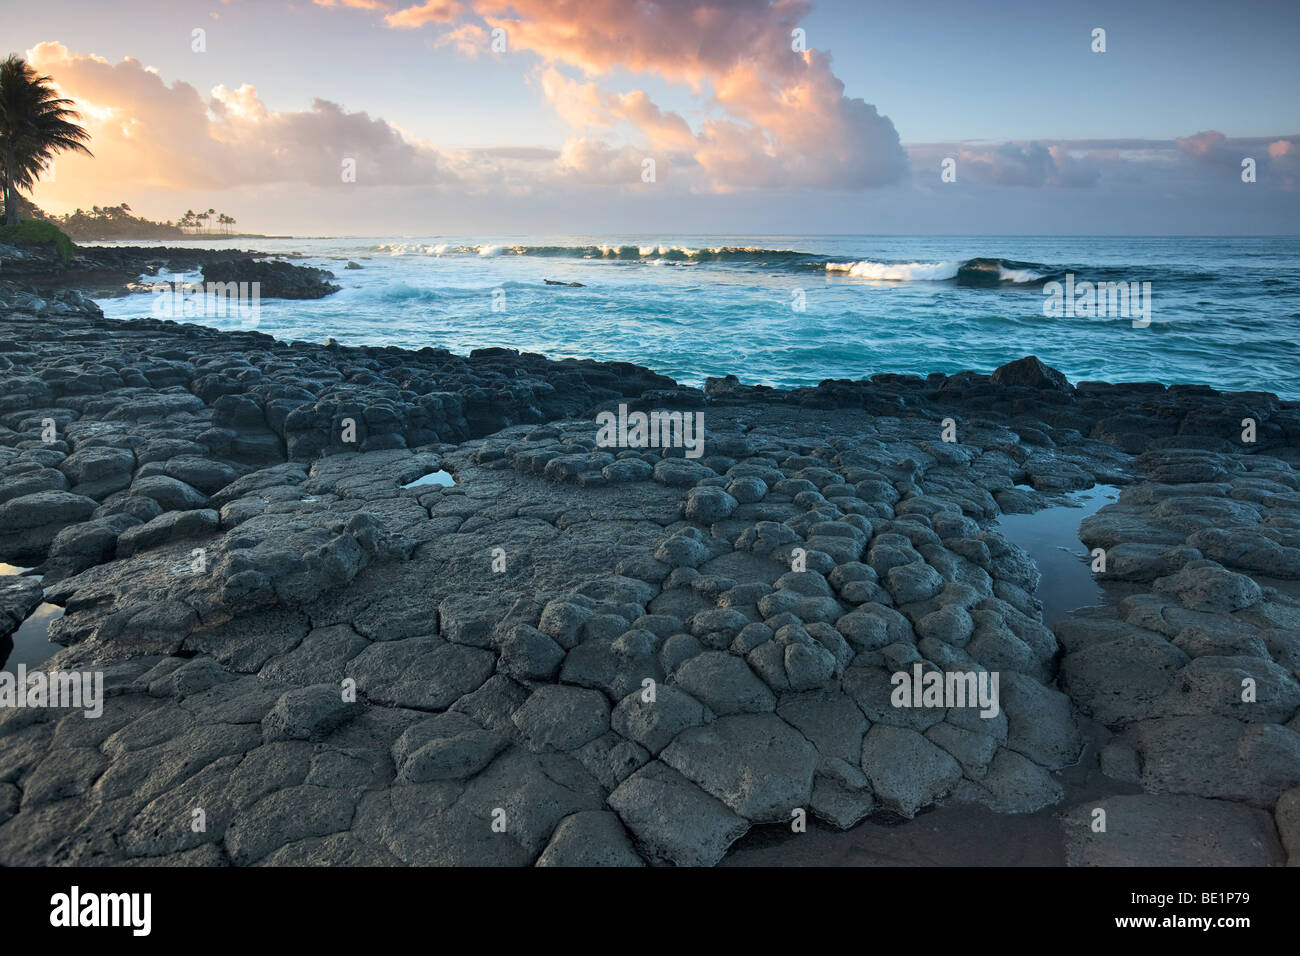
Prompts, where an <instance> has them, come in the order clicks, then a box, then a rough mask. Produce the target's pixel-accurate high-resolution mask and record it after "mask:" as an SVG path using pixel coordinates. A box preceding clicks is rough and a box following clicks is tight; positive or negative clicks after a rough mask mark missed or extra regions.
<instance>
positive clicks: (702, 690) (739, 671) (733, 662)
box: [673, 651, 776, 714]
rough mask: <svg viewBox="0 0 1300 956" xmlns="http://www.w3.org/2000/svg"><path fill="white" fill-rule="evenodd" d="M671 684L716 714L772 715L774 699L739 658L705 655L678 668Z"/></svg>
mask: <svg viewBox="0 0 1300 956" xmlns="http://www.w3.org/2000/svg"><path fill="white" fill-rule="evenodd" d="M673 681H674V682H675V683H676V684H677V685H678V686H680V687H681V688H682V689H683V690H684V691H686V692H687V693H688V694H690V695H691V696H692V697H694V698H695V699H696V700H699V701H701V702H703V703H704V705H705V706H706V707H708V708H709V709H710V710H712V711H713V712H714V713H715V714H736V713H743V712H757V711H771V710H775V709H776V698H775V697H774V696H773V695H772V692H771V691H770V690H768V688H767V685H766V684H764V683H763V682H762V681H761V680H759V678H758V676H757V675H756V674H755V673H754V672H753V671H752V670H750V669H749V665H748V664H746V663H745V662H744V660H742V659H741V658H739V657H736V656H735V655H733V654H730V653H728V652H726V651H705V652H704V653H702V654H699V655H697V656H695V657H692V658H691V659H690V660H688V661H686V662H684V663H683V664H681V666H679V667H678V668H677V670H676V672H675V673H674V674H673Z"/></svg>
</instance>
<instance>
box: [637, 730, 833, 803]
mask: <svg viewBox="0 0 1300 956" xmlns="http://www.w3.org/2000/svg"><path fill="white" fill-rule="evenodd" d="M660 759H662V760H663V762H664V763H666V764H668V765H669V766H670V767H672V768H673V769H675V770H677V771H678V772H679V773H681V774H682V776H684V777H686V778H687V779H689V780H691V781H693V782H695V783H697V784H699V785H700V786H701V787H703V788H704V789H705V790H706V791H707V792H708V793H710V794H712V795H713V796H715V797H717V798H718V799H719V800H721V801H722V802H723V803H725V804H726V805H727V806H729V807H730V808H731V809H732V810H734V811H736V813H738V814H740V815H741V816H743V817H745V818H747V819H749V820H751V821H753V822H754V823H778V822H785V821H788V820H789V819H790V812H791V811H792V810H794V809H796V808H801V807H806V806H807V805H808V799H809V797H810V796H811V795H812V782H813V771H814V770H815V769H816V767H817V748H815V747H814V746H813V745H812V744H810V743H809V742H808V740H807V739H806V738H805V737H803V735H801V734H800V733H799V732H798V731H796V730H795V729H794V728H793V727H791V726H790V725H789V724H787V723H786V722H785V721H783V720H782V719H781V718H779V717H777V716H776V715H775V714H735V715H732V716H730V717H720V718H718V719H717V720H716V721H714V722H713V723H711V724H708V725H706V726H702V727H692V728H689V729H687V730H684V731H682V732H681V733H680V734H678V736H677V739H676V740H674V741H673V742H672V743H671V744H669V745H668V746H667V747H666V748H664V751H663V754H662V755H661V758H660Z"/></svg>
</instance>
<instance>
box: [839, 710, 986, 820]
mask: <svg viewBox="0 0 1300 956" xmlns="http://www.w3.org/2000/svg"><path fill="white" fill-rule="evenodd" d="M862 772H863V773H865V774H866V775H867V779H868V780H870V781H871V788H872V789H873V790H874V791H875V793H876V797H877V798H878V799H879V800H880V804H881V806H883V807H885V808H886V809H889V810H894V811H896V812H898V813H901V814H902V815H903V816H905V817H907V818H909V819H911V818H912V817H914V816H916V811H917V810H920V809H922V808H923V807H927V806H929V805H930V804H932V803H934V802H935V801H936V800H938V799H939V798H940V797H942V796H943V795H944V794H946V793H947V792H948V791H949V790H951V789H952V788H953V787H955V786H956V785H957V783H958V782H959V781H960V780H961V777H962V774H961V764H959V763H957V761H956V760H954V759H953V758H952V757H950V756H949V755H948V754H947V753H946V752H945V751H944V750H942V749H941V748H940V747H938V746H937V745H935V744H933V743H931V742H930V741H929V740H927V739H926V738H925V737H923V736H921V734H919V733H917V732H916V731H915V730H908V729H907V728H905V727H891V726H890V725H888V724H875V725H874V726H873V727H872V728H871V730H869V731H867V736H866V737H865V738H863V741H862Z"/></svg>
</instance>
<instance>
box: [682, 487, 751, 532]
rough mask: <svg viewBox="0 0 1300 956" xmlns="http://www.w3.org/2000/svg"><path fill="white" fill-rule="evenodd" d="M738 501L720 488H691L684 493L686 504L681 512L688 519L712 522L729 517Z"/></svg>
mask: <svg viewBox="0 0 1300 956" xmlns="http://www.w3.org/2000/svg"><path fill="white" fill-rule="evenodd" d="M737 505H739V502H738V501H736V499H735V498H733V497H731V495H729V494H727V493H726V492H725V491H723V490H722V489H721V488H713V487H710V486H705V487H703V488H692V489H691V490H690V491H688V492H687V493H686V505H685V508H684V510H683V514H684V515H685V516H686V518H687V520H688V521H698V522H700V523H702V524H713V522H715V521H722V520H723V519H724V518H730V517H731V513H732V512H733V511H735V510H736V507H737Z"/></svg>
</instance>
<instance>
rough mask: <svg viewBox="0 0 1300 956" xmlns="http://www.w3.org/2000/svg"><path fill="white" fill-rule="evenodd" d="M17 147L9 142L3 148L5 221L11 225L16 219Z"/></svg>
mask: <svg viewBox="0 0 1300 956" xmlns="http://www.w3.org/2000/svg"><path fill="white" fill-rule="evenodd" d="M17 152H18V151H17V149H15V148H14V145H13V144H12V143H10V144H9V145H8V147H7V148H6V149H5V223H6V224H8V225H10V226H12V225H13V224H14V223H16V222H17V221H18V200H17V193H18V190H17V189H15V188H14V172H13V171H14V164H15V163H16V162H17V161H18V156H17Z"/></svg>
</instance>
